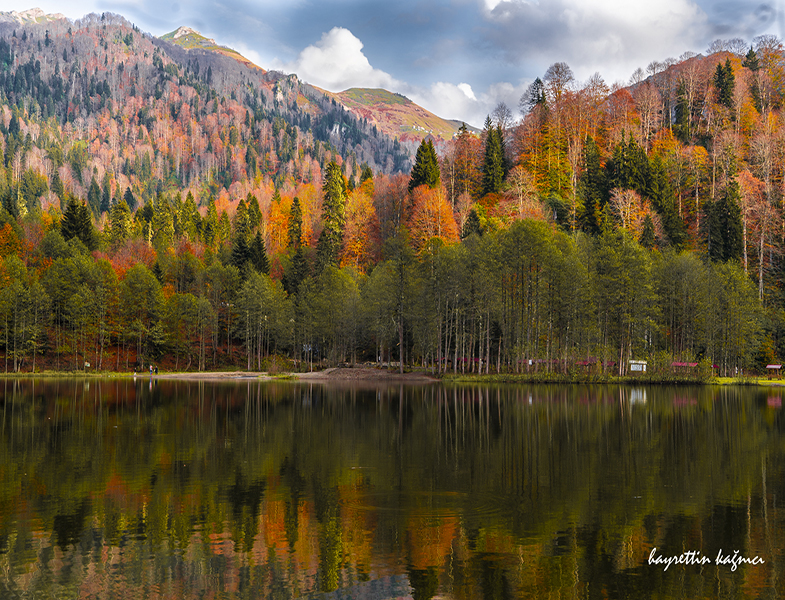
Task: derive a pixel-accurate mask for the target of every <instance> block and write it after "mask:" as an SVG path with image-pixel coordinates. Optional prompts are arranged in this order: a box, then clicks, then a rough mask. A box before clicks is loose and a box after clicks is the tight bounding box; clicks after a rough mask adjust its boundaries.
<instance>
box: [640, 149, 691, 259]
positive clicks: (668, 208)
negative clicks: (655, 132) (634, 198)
mask: <svg viewBox="0 0 785 600" xmlns="http://www.w3.org/2000/svg"><path fill="white" fill-rule="evenodd" d="M646 195H647V196H648V198H650V199H651V201H652V204H653V205H654V209H655V210H656V211H657V214H658V215H660V219H661V220H662V226H663V229H664V230H665V235H666V236H667V238H668V241H669V242H670V244H671V245H672V246H673V247H674V248H676V249H681V247H682V245H683V244H684V241H685V240H686V237H687V234H686V231H685V230H684V221H682V219H681V218H680V217H679V212H678V209H677V207H676V198H675V196H674V194H673V188H672V187H671V185H670V181H669V180H668V173H667V171H666V169H665V165H664V164H663V162H662V159H661V158H660V157H659V155H655V156H654V157H653V158H652V159H651V161H650V162H649V185H648V189H647V191H646Z"/></svg>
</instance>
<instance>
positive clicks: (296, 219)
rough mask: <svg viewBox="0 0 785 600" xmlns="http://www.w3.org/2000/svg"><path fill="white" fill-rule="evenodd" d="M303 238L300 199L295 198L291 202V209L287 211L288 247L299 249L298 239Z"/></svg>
mask: <svg viewBox="0 0 785 600" xmlns="http://www.w3.org/2000/svg"><path fill="white" fill-rule="evenodd" d="M302 236H303V211H302V208H300V199H299V198H298V197H297V196H295V197H294V200H292V208H291V209H289V231H288V238H289V239H288V242H289V244H288V245H289V246H290V247H292V248H294V249H297V248H299V247H300V239H301V238H302Z"/></svg>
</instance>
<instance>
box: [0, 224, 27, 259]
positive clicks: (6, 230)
mask: <svg viewBox="0 0 785 600" xmlns="http://www.w3.org/2000/svg"><path fill="white" fill-rule="evenodd" d="M21 250H22V245H21V244H20V243H19V236H17V235H16V232H15V231H14V229H13V228H12V227H11V225H10V224H9V223H5V224H4V225H3V226H2V227H0V258H5V257H6V256H10V255H11V254H17V255H18V254H19V252H20V251H21Z"/></svg>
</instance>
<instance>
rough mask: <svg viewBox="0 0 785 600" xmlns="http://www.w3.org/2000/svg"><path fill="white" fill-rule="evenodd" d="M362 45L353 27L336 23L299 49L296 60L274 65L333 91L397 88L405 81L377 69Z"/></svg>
mask: <svg viewBox="0 0 785 600" xmlns="http://www.w3.org/2000/svg"><path fill="white" fill-rule="evenodd" d="M362 49H363V43H362V42H361V41H360V40H359V39H358V38H356V37H355V36H354V34H352V32H351V31H349V30H348V29H344V28H343V27H334V28H333V29H331V30H330V31H329V32H327V33H325V34H323V35H322V39H321V40H320V41H319V42H318V43H316V44H313V45H311V46H308V47H307V48H305V49H304V50H303V51H302V52H300V54H299V56H298V57H297V58H296V59H295V60H294V61H293V62H290V63H278V64H277V65H274V66H275V67H276V68H280V69H282V70H284V71H288V72H292V73H296V74H297V75H298V77H300V79H302V80H303V81H307V82H308V83H312V84H314V85H317V86H319V87H322V88H325V89H327V90H329V91H331V92H341V91H343V90H345V89H348V88H351V87H381V88H385V89H388V90H394V89H395V88H398V87H400V86H401V85H402V84H401V82H399V81H397V80H396V79H395V78H393V77H392V76H391V75H389V74H388V73H385V72H384V71H382V70H380V69H374V68H373V67H372V66H371V63H369V62H368V59H367V58H366V56H365V54H363V51H362Z"/></svg>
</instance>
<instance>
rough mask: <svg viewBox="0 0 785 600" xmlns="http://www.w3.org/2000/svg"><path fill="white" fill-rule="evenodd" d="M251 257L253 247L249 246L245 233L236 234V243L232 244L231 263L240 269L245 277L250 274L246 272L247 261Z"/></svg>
mask: <svg viewBox="0 0 785 600" xmlns="http://www.w3.org/2000/svg"><path fill="white" fill-rule="evenodd" d="M250 258H251V249H250V248H249V247H248V241H247V240H246V238H245V236H244V235H236V236H235V238H234V244H233V245H232V258H231V263H232V264H233V265H234V266H235V267H237V268H238V269H240V273H242V275H243V279H245V278H246V277H247V276H248V274H247V273H245V263H246V262H248V261H249V260H250Z"/></svg>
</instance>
